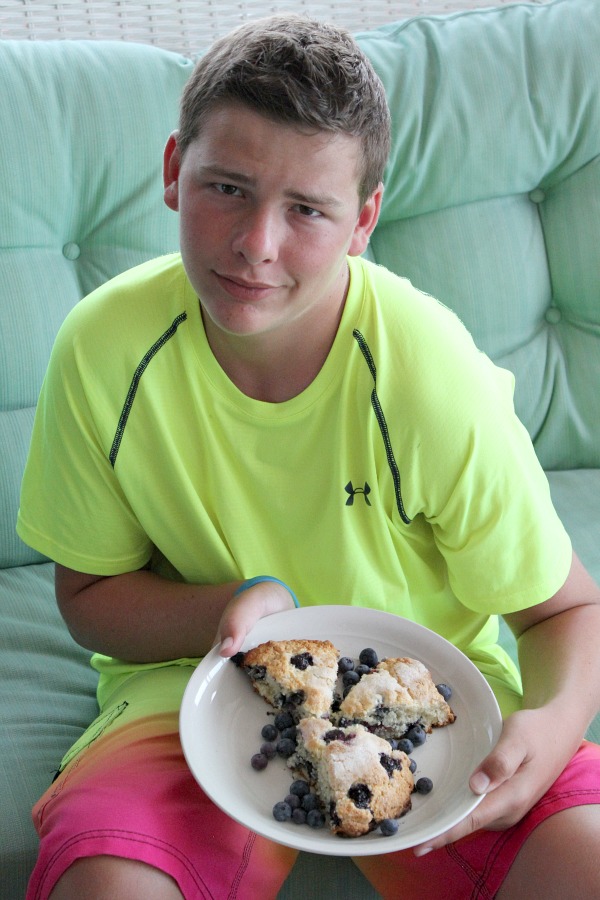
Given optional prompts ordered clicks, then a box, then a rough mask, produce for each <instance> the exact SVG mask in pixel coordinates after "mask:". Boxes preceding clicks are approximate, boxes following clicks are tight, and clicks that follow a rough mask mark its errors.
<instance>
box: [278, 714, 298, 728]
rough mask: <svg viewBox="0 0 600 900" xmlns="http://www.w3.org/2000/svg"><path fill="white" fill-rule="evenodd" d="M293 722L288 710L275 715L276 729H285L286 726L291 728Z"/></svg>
mask: <svg viewBox="0 0 600 900" xmlns="http://www.w3.org/2000/svg"><path fill="white" fill-rule="evenodd" d="M293 724H294V720H293V718H292V717H291V715H290V714H289V712H280V713H277V715H276V716H275V728H276V729H277V731H285V729H286V728H291V727H292V725H293Z"/></svg>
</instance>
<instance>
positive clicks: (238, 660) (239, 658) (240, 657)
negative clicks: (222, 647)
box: [229, 650, 246, 668]
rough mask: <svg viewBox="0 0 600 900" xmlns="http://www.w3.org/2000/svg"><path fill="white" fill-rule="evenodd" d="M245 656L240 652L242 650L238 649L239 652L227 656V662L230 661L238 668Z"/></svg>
mask: <svg viewBox="0 0 600 900" xmlns="http://www.w3.org/2000/svg"><path fill="white" fill-rule="evenodd" d="M245 656H246V654H245V653H242V651H241V650H240V651H239V653H234V654H233V656H230V657H229V662H232V663H233V664H234V666H237V667H238V668H239V667H240V666H243V665H244V657H245Z"/></svg>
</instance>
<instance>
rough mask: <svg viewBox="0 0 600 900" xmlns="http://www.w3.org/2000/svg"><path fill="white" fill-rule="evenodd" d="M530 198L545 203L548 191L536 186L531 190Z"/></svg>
mask: <svg viewBox="0 0 600 900" xmlns="http://www.w3.org/2000/svg"><path fill="white" fill-rule="evenodd" d="M529 199H530V200H531V202H532V203H543V202H544V200H545V199H546V191H543V190H542V188H534V189H533V190H532V191H530V192H529Z"/></svg>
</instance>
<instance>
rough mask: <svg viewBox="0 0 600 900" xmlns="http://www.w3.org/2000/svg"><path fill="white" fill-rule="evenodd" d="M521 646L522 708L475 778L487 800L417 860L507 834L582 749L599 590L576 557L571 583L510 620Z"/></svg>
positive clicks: (597, 665) (592, 695) (599, 617)
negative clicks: (471, 837)
mask: <svg viewBox="0 0 600 900" xmlns="http://www.w3.org/2000/svg"><path fill="white" fill-rule="evenodd" d="M505 618H506V620H507V622H508V624H509V625H510V627H511V629H512V630H513V632H514V633H515V635H516V637H517V640H518V648H519V663H520V667H521V674H522V678H523V691H524V694H523V708H522V710H520V711H519V712H516V713H514V714H513V715H512V716H509V718H508V719H507V720H506V721H505V723H504V727H503V730H502V734H501V736H500V739H499V740H498V743H497V744H496V746H495V748H494V749H493V750H492V752H491V753H490V754H489V755H488V756H487V757H486V758H485V759H484V760H483V762H482V763H481V765H480V766H479V767H478V768H477V769H476V770H475V772H474V773H473V774H472V776H471V782H470V783H471V788H472V789H473V790H474V792H475V793H478V794H481V793H485V792H487V796H486V797H485V799H484V800H483V801H482V802H481V803H480V804H479V806H478V807H477V808H476V809H475V810H474V811H473V813H472V814H471V815H469V816H467V817H466V818H465V819H464V820H463V821H462V822H460V823H459V824H458V825H456V826H455V827H454V828H452V829H451V830H450V831H448V832H446V833H445V834H443V835H440V836H439V837H438V838H436V839H435V840H433V841H431V842H428V844H427V847H425V846H423V845H421V846H420V847H417V848H415V852H416V853H417V855H420V854H422V853H424V852H426V851H427V850H428V849H436V848H438V847H442V846H444V845H445V844H448V843H451V842H452V841H456V840H458V838H461V837H464V836H465V835H466V834H469V833H470V832H472V831H476V830H478V829H480V828H489V829H492V830H496V829H503V828H508V827H509V826H511V825H514V824H515V823H516V822H518V821H519V820H520V819H521V818H522V817H523V816H524V815H525V813H527V812H528V811H529V810H530V809H531V807H532V806H533V805H534V803H536V802H537V800H539V799H540V797H542V796H543V794H544V793H545V792H546V791H547V789H548V788H549V787H550V785H551V784H552V783H553V782H554V781H555V780H556V778H557V777H558V775H559V774H560V773H561V772H562V770H563V769H564V767H565V766H566V765H567V763H568V761H569V760H570V759H571V757H572V756H573V754H574V753H575V751H576V750H577V748H578V747H579V745H580V743H581V741H582V739H583V737H584V735H585V732H586V730H587V728H588V726H589V724H590V722H591V720H592V719H593V717H594V716H595V715H596V713H597V712H598V708H599V705H600V653H599V652H598V649H599V647H600V588H598V586H597V585H596V584H595V583H594V581H593V580H592V578H591V577H590V576H589V575H588V573H587V572H586V570H585V569H584V567H583V566H582V564H581V562H580V561H579V560H578V559H577V557H576V556H573V562H572V565H571V570H570V572H569V575H568V578H567V580H566V582H565V583H564V585H563V586H562V588H561V589H560V590H559V591H558V592H557V593H556V594H555V595H554V596H553V597H551V598H550V599H549V600H547V601H546V602H545V603H541V604H540V605H538V606H535V607H532V608H531V609H526V610H523V611H521V612H518V613H511V614H510V615H507V616H505Z"/></svg>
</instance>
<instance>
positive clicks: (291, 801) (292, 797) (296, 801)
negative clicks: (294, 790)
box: [283, 794, 300, 810]
mask: <svg viewBox="0 0 600 900" xmlns="http://www.w3.org/2000/svg"><path fill="white" fill-rule="evenodd" d="M283 802H284V803H287V805H288V806H289V807H290V808H291V809H292V810H294V809H298V807H299V806H300V797H299V796H298V794H288V795H287V797H285V798H284V800H283Z"/></svg>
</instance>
